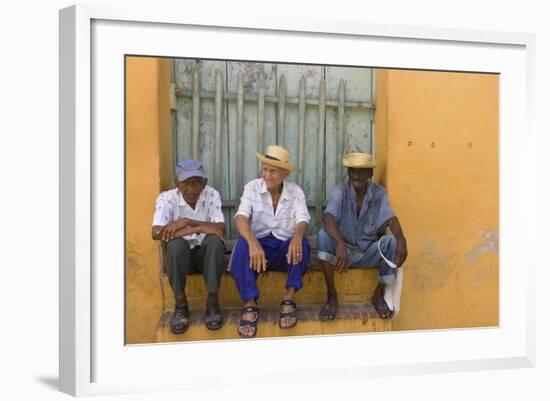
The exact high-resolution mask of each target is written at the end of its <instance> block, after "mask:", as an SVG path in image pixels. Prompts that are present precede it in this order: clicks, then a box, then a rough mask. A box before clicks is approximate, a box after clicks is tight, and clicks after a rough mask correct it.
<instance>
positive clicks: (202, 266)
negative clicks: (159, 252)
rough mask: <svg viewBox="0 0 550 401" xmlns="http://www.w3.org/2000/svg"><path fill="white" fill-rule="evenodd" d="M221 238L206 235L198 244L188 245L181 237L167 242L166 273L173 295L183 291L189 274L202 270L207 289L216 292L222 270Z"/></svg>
mask: <svg viewBox="0 0 550 401" xmlns="http://www.w3.org/2000/svg"><path fill="white" fill-rule="evenodd" d="M223 253H224V245H223V242H222V241H221V240H220V239H219V238H218V237H217V236H215V235H207V236H206V237H205V238H204V240H203V241H202V243H201V245H200V246H196V247H195V248H193V249H191V248H190V247H189V243H188V242H187V241H186V240H185V239H184V238H176V239H173V240H171V241H169V242H168V243H167V244H166V259H165V264H166V273H167V274H168V279H169V281H170V286H171V287H172V291H173V292H174V296H176V297H177V298H179V297H181V296H182V295H183V294H184V291H185V282H186V278H187V275H188V274H191V273H202V274H203V276H204V282H205V284H206V289H207V290H208V293H214V292H218V289H219V288H220V278H221V276H222V273H223Z"/></svg>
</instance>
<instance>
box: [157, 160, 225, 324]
mask: <svg viewBox="0 0 550 401" xmlns="http://www.w3.org/2000/svg"><path fill="white" fill-rule="evenodd" d="M176 176H177V179H176V188H174V189H171V190H169V191H165V192H162V193H161V194H160V195H159V196H158V198H157V202H156V210H155V215H154V218H153V229H152V235H153V239H154V240H162V241H166V259H165V264H166V272H167V274H168V279H169V281H170V286H171V287H172V291H173V293H174V296H175V298H176V306H175V310H174V313H173V315H172V319H171V321H170V329H171V331H172V333H174V334H182V333H184V332H185V331H186V330H187V328H188V327H189V306H188V304H187V298H186V296H185V282H186V277H187V275H188V274H189V273H196V272H202V274H203V276H204V281H205V283H206V288H207V290H208V298H207V300H206V319H205V322H206V327H207V328H208V329H210V330H216V329H219V328H220V327H222V326H223V316H222V313H221V311H220V308H219V305H218V289H219V287H220V278H221V275H222V273H223V253H224V244H223V236H224V231H225V224H224V218H223V213H222V210H221V199H220V194H219V193H218V191H216V190H215V189H214V188H212V187H210V186H208V185H206V184H207V182H208V178H207V175H206V173H205V171H204V166H203V164H202V163H201V162H200V161H198V160H184V161H182V162H181V163H179V164H178V165H177V167H176Z"/></svg>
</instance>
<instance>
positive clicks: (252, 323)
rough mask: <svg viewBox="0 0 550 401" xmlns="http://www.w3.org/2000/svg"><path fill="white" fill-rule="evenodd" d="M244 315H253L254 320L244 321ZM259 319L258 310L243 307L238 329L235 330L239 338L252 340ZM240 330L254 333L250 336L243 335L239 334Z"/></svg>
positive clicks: (251, 307) (253, 307) (252, 307)
mask: <svg viewBox="0 0 550 401" xmlns="http://www.w3.org/2000/svg"><path fill="white" fill-rule="evenodd" d="M245 313H255V314H256V318H255V319H254V320H246V319H244V318H242V316H244V314H245ZM259 319H260V308H258V307H257V306H245V307H244V308H243V310H242V313H241V321H240V322H239V328H238V329H237V333H238V334H239V337H241V338H253V337H255V336H256V333H257V331H258V330H257V326H258V320H259ZM241 329H254V332H253V333H252V335H249V336H247V335H244V334H243V333H242V332H241Z"/></svg>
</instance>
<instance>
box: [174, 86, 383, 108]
mask: <svg viewBox="0 0 550 401" xmlns="http://www.w3.org/2000/svg"><path fill="white" fill-rule="evenodd" d="M215 95H216V94H215V93H213V92H208V91H202V92H201V98H205V99H208V98H210V99H212V98H214V97H215ZM176 96H178V97H189V98H190V97H192V96H193V92H192V91H189V90H182V89H176ZM236 98H237V95H236V94H234V93H224V95H223V100H235V99H236ZM244 101H245V102H257V101H258V96H257V95H245V96H244ZM264 101H265V102H266V103H279V96H266V97H265V98H264ZM285 103H286V104H300V97H298V96H296V97H287V98H286V99H285ZM318 105H319V99H314V98H310V97H306V106H318ZM344 106H346V108H347V109H375V108H376V103H375V102H356V101H353V100H347V101H346V102H345V103H344ZM325 107H338V100H331V99H325Z"/></svg>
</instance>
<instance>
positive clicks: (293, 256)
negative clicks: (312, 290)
mask: <svg viewBox="0 0 550 401" xmlns="http://www.w3.org/2000/svg"><path fill="white" fill-rule="evenodd" d="M302 240H303V237H302V236H300V235H294V237H292V239H291V240H290V244H289V245H288V253H287V254H286V260H287V261H288V263H290V264H291V265H295V264H298V263H300V262H301V261H302V256H303V255H302Z"/></svg>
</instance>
